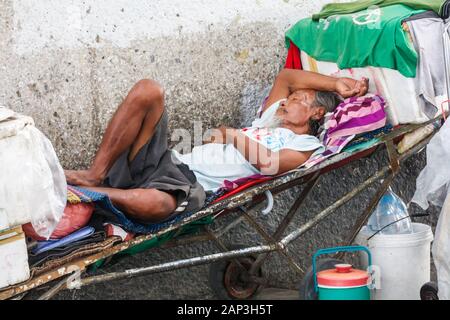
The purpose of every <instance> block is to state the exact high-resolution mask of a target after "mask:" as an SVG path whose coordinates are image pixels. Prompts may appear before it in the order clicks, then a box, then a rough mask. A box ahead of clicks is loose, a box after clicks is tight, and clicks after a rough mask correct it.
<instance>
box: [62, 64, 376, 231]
mask: <svg viewBox="0 0 450 320" xmlns="http://www.w3.org/2000/svg"><path fill="white" fill-rule="evenodd" d="M367 88H368V83H367V81H366V80H365V79H362V80H353V79H350V78H335V77H328V76H324V75H321V74H318V73H314V72H308V71H302V70H291V69H284V70H282V71H281V72H280V73H279V74H278V76H277V77H276V79H275V82H274V84H273V87H272V89H271V91H270V94H269V96H268V98H267V100H266V102H265V104H264V106H263V108H262V110H261V112H260V113H259V117H258V118H257V119H255V120H254V121H253V122H252V125H251V126H250V127H247V128H242V129H235V128H226V127H219V128H217V129H214V130H210V132H211V134H210V135H209V136H208V137H207V138H206V139H205V141H204V144H202V145H200V146H196V147H194V148H193V150H192V152H190V153H187V154H180V153H179V152H177V151H175V150H171V149H169V148H168V141H167V137H168V129H167V121H168V120H167V118H168V116H167V111H166V110H165V108H164V91H163V89H162V87H161V86H160V85H159V84H158V83H156V82H155V81H153V80H141V81H139V82H138V83H137V84H136V85H134V86H133V88H132V89H131V90H130V92H129V93H128V95H127V97H126V98H125V100H124V101H123V102H122V104H121V105H120V106H119V107H118V109H117V111H116V112H115V114H114V116H113V117H112V119H111V121H110V123H109V125H108V127H107V128H106V132H105V134H104V137H103V140H102V142H101V144H100V147H99V150H98V152H97V154H96V155H95V157H94V160H93V163H92V165H91V167H90V168H89V169H88V170H77V171H74V170H66V171H65V174H66V178H67V182H68V183H69V184H73V185H79V186H83V187H86V188H88V189H91V190H95V191H98V192H103V193H106V194H108V196H109V197H110V198H111V201H112V202H113V204H114V205H115V206H117V207H118V208H120V209H121V210H122V211H123V212H124V213H126V214H127V215H128V216H129V217H130V218H133V219H134V220H137V221H140V222H149V223H150V222H159V221H163V220H166V219H168V218H170V217H172V215H176V214H179V213H181V212H183V211H185V210H189V211H193V210H198V209H200V208H201V207H202V205H203V203H204V201H205V191H215V190H217V189H218V188H219V187H220V185H221V184H222V182H223V180H224V179H227V180H234V179H237V178H242V177H246V176H250V175H252V174H256V173H260V174H265V175H277V174H281V173H284V172H286V171H289V170H292V169H294V168H297V167H299V166H301V165H302V164H303V163H304V162H305V161H306V160H308V159H309V157H311V156H312V155H314V154H318V153H320V152H323V150H324V147H323V145H322V144H321V143H320V142H319V140H318V139H317V138H316V137H315V133H316V132H315V130H317V127H318V123H319V121H320V120H321V119H322V118H323V116H324V115H325V114H326V113H327V112H332V111H333V110H334V108H335V107H336V106H337V105H338V104H339V102H340V101H339V98H338V95H337V94H339V95H340V96H341V97H344V98H346V97H350V96H361V95H364V94H366V92H367ZM336 93H337V94H336Z"/></svg>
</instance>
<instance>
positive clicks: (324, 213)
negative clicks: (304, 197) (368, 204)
mask: <svg viewBox="0 0 450 320" xmlns="http://www.w3.org/2000/svg"><path fill="white" fill-rule="evenodd" d="M433 135H434V134H432V135H430V136H428V137H427V138H425V139H424V140H422V141H421V142H419V143H418V144H417V145H415V146H414V147H413V148H411V149H409V150H408V151H407V152H405V153H403V154H402V155H401V156H400V157H399V160H400V161H403V160H405V159H407V158H409V157H410V156H411V155H413V154H415V153H416V152H417V151H418V150H420V149H422V148H423V147H424V146H425V145H426V144H427V143H428V141H430V139H431V138H432V137H433ZM390 170H391V168H390V166H385V167H383V168H382V169H381V170H379V171H378V172H377V173H376V174H375V175H373V176H371V177H370V178H369V179H367V180H366V181H365V182H364V183H362V184H360V185H359V186H358V187H357V188H355V189H353V190H352V191H350V192H349V193H347V194H346V195H345V196H344V197H342V198H341V199H339V200H338V201H336V202H335V203H334V204H333V205H331V206H329V207H328V208H326V209H325V210H323V211H322V212H320V213H319V214H317V215H316V216H315V217H314V218H313V219H311V220H309V221H308V222H307V223H306V224H304V225H303V226H302V227H300V228H298V229H297V230H295V231H293V232H291V233H290V234H289V235H287V236H286V237H284V238H283V239H282V240H281V241H280V243H281V245H282V246H285V245H287V244H289V243H290V242H292V241H294V240H295V239H297V238H298V237H300V236H301V235H302V234H304V233H305V232H306V231H308V230H309V229H311V228H312V227H314V226H315V225H316V224H317V223H318V222H319V221H321V220H322V219H324V218H326V217H327V216H329V215H330V214H331V213H333V211H334V210H336V209H338V208H339V207H341V206H342V205H343V204H345V203H347V202H348V201H349V200H350V199H352V198H353V197H354V196H355V195H356V194H358V193H359V192H361V191H362V190H364V189H365V188H366V187H368V186H369V185H371V184H373V183H374V182H375V181H376V180H378V179H380V178H382V177H383V176H384V175H386V173H387V172H389V171H390Z"/></svg>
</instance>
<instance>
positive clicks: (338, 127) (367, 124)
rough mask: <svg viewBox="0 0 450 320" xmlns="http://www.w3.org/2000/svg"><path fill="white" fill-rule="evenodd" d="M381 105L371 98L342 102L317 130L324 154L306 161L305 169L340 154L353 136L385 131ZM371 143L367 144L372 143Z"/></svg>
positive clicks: (371, 95) (380, 99) (366, 96)
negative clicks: (323, 147) (382, 129)
mask: <svg viewBox="0 0 450 320" xmlns="http://www.w3.org/2000/svg"><path fill="white" fill-rule="evenodd" d="M385 105H386V103H385V101H384V99H383V98H382V97H381V96H379V95H373V94H368V95H365V96H363V97H351V98H348V99H345V100H344V101H343V102H342V103H340V104H339V105H338V106H337V108H336V110H335V111H334V112H333V113H328V114H326V115H325V117H324V123H323V125H322V126H321V128H320V129H319V131H320V140H321V142H322V143H323V144H324V145H325V148H326V150H325V151H324V152H323V153H321V154H319V155H317V156H315V157H311V158H310V159H309V160H308V161H306V163H305V164H304V165H305V167H306V168H310V167H312V166H314V165H316V164H318V163H320V162H322V161H323V160H325V159H327V158H329V157H331V156H333V155H335V154H338V153H340V152H341V151H342V149H343V148H344V147H345V146H347V145H348V144H349V143H350V141H352V140H353V139H354V138H355V137H356V136H357V135H359V134H364V133H367V132H372V131H374V130H377V129H380V128H383V127H385V126H386V112H385V110H384V108H385ZM374 139H375V138H374ZM374 139H371V140H370V141H371V142H372V143H373V142H375V141H376V140H374Z"/></svg>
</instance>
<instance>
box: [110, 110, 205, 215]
mask: <svg viewBox="0 0 450 320" xmlns="http://www.w3.org/2000/svg"><path fill="white" fill-rule="evenodd" d="M167 139H168V115H167V111H164V112H163V114H162V116H161V118H160V120H159V122H158V124H157V125H156V128H155V132H154V133H153V136H152V137H151V138H150V139H149V141H147V143H146V144H145V145H144V146H143V147H142V148H141V149H140V150H139V152H138V153H137V154H136V156H135V158H134V159H133V160H132V161H131V162H129V161H128V155H129V152H130V150H126V151H125V152H123V153H122V154H121V155H120V156H119V158H118V159H117V160H116V162H115V163H114V165H113V166H112V167H111V169H110V171H109V172H108V174H107V177H106V179H105V181H104V184H105V186H107V187H111V188H120V189H134V188H144V189H150V188H155V189H158V190H161V191H165V192H168V193H171V194H173V195H174V196H175V197H176V200H177V208H176V210H175V212H174V215H176V214H179V213H180V212H183V211H185V210H186V211H194V210H198V209H200V208H201V207H202V205H203V203H204V201H205V192H204V190H203V188H202V186H201V185H200V184H199V183H198V182H197V179H196V177H195V175H194V174H193V173H192V171H190V170H189V168H188V167H187V166H186V165H185V164H183V163H175V161H174V159H173V158H172V152H171V150H170V149H169V147H168V142H167Z"/></svg>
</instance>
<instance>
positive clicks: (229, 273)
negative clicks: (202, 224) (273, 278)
mask: <svg viewBox="0 0 450 320" xmlns="http://www.w3.org/2000/svg"><path fill="white" fill-rule="evenodd" d="M243 248H246V247H245V246H242V245H231V246H230V247H229V249H230V250H237V249H243ZM235 259H237V260H238V261H239V262H240V263H241V264H242V265H243V266H244V268H245V269H246V270H247V271H249V270H250V268H251V266H252V263H253V262H254V261H255V260H256V257H255V256H247V257H240V258H235ZM245 273H246V272H244V271H243V270H241V268H240V267H239V265H238V264H237V263H236V262H235V261H233V260H222V261H217V262H213V263H212V264H211V265H210V267H209V285H210V287H211V289H212V291H213V292H214V295H215V296H216V297H217V298H218V299H221V300H234V299H239V300H245V299H251V298H252V297H253V296H254V295H255V293H256V292H257V291H258V289H259V287H260V285H259V284H257V283H254V282H251V281H250V280H249V279H247V278H246V276H245ZM257 276H258V277H262V271H261V268H260V269H259V270H258V272H257Z"/></svg>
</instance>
